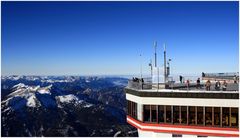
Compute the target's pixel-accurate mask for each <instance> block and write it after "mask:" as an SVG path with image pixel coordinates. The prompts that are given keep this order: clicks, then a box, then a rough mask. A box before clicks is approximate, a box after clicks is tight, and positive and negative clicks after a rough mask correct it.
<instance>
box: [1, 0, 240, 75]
mask: <svg viewBox="0 0 240 138" xmlns="http://www.w3.org/2000/svg"><path fill="white" fill-rule="evenodd" d="M238 5H239V4H238V2H237V1H231V2H223V1H222V2H209V1H206V2H205V1H202V2H186V1H185V2H80V1H79V2H6V1H5V2H2V11H1V12H2V15H1V17H2V18H1V20H2V22H1V23H2V27H1V29H2V30H1V31H2V32H1V35H2V49H1V51H2V52H1V54H2V56H1V59H2V60H1V61H2V64H1V65H2V68H1V70H2V71H1V73H2V75H131V74H139V72H140V66H141V63H142V67H143V74H148V73H149V72H150V70H149V66H148V64H149V61H150V59H152V60H153V52H154V49H153V43H154V41H157V42H158V65H159V66H162V65H163V43H166V46H167V57H168V58H171V59H172V62H171V64H170V66H171V73H173V74H179V73H181V74H199V73H201V72H238V70H239V68H238V66H239V60H238V59H239V47H238V46H239V40H238V39H239V32H238V31H239V28H238V25H239V18H238V16H239V15H238V14H239V12H238V8H239V7H238ZM140 54H141V55H142V56H141V57H140V56H139V55H140Z"/></svg>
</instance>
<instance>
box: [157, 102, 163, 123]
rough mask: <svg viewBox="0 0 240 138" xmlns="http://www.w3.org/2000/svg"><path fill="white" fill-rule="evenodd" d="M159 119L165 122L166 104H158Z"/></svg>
mask: <svg viewBox="0 0 240 138" xmlns="http://www.w3.org/2000/svg"><path fill="white" fill-rule="evenodd" d="M158 120H159V122H164V106H163V105H159V106H158Z"/></svg>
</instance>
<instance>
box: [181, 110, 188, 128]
mask: <svg viewBox="0 0 240 138" xmlns="http://www.w3.org/2000/svg"><path fill="white" fill-rule="evenodd" d="M181 124H187V106H182V107H181Z"/></svg>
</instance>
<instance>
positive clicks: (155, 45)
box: [154, 41, 157, 67]
mask: <svg viewBox="0 0 240 138" xmlns="http://www.w3.org/2000/svg"><path fill="white" fill-rule="evenodd" d="M154 49H155V54H154V55H155V67H157V41H155V42H154Z"/></svg>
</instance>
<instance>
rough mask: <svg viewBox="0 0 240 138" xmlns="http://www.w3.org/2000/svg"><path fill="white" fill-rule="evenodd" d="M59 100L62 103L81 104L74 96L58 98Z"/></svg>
mask: <svg viewBox="0 0 240 138" xmlns="http://www.w3.org/2000/svg"><path fill="white" fill-rule="evenodd" d="M57 99H59V101H60V102H61V103H70V102H72V101H76V102H80V101H79V100H78V98H77V97H76V96H75V95H73V94H69V95H63V96H57Z"/></svg>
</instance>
